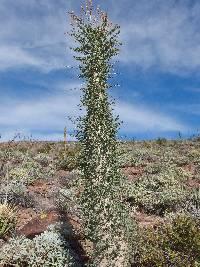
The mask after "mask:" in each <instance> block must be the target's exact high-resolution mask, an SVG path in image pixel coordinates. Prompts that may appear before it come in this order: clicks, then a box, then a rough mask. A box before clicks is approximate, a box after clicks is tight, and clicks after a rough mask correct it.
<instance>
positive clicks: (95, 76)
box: [70, 1, 130, 267]
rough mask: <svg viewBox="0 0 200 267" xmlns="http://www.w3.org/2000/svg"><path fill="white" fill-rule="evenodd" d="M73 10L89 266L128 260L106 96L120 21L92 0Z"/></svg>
mask: <svg viewBox="0 0 200 267" xmlns="http://www.w3.org/2000/svg"><path fill="white" fill-rule="evenodd" d="M70 15H71V25H72V30H71V32H70V35H71V36H72V37H73V38H74V40H75V42H76V43H77V44H78V46H77V47H75V48H73V50H74V51H75V52H77V53H78V55H77V54H76V56H74V57H75V59H76V60H78V61H79V62H80V64H79V70H80V75H79V78H82V79H83V80H84V82H85V86H84V87H83V88H82V93H83V94H82V99H81V103H82V106H83V107H85V110H86V115H85V116H84V117H82V118H80V120H79V123H78V130H77V135H76V136H77V139H78V141H80V144H81V151H80V155H79V161H78V167H79V170H80V173H81V177H82V181H83V190H82V193H81V194H80V197H79V204H80V207H81V210H82V215H83V222H84V226H85V233H86V235H87V237H88V238H89V239H90V240H91V241H92V242H93V244H94V252H93V255H92V262H91V266H95V267H97V266H109V267H111V266H115V267H117V266H129V260H128V250H129V248H128V236H129V235H128V233H129V230H130V229H129V227H130V223H129V215H128V211H127V209H126V207H125V206H124V204H123V201H122V196H121V194H120V192H121V187H122V184H123V178H122V175H121V173H120V170H119V164H118V160H117V159H118V149H117V141H116V133H117V129H118V126H119V123H118V118H114V117H113V115H112V107H111V103H110V102H109V98H108V92H107V91H108V89H109V88H110V87H111V85H110V84H109V79H110V78H111V74H112V69H113V63H112V61H111V59H112V58H113V57H114V56H116V55H117V54H118V52H119V46H120V42H119V41H118V35H119V33H120V27H119V26H118V25H113V24H112V23H111V22H110V21H109V20H108V16H107V14H106V13H104V12H102V11H101V10H100V8H97V9H94V8H93V6H92V2H91V1H89V2H87V3H86V7H85V8H83V7H82V11H81V15H80V16H77V15H75V14H74V13H73V12H72V13H70Z"/></svg>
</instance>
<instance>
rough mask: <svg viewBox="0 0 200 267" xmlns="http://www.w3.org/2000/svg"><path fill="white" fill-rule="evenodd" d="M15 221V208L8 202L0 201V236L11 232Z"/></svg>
mask: <svg viewBox="0 0 200 267" xmlns="http://www.w3.org/2000/svg"><path fill="white" fill-rule="evenodd" d="M16 222H17V209H16V207H14V206H11V205H9V204H7V203H6V202H5V203H0V238H3V237H5V236H6V235H9V234H10V233H12V231H13V230H14V229H15V226H16Z"/></svg>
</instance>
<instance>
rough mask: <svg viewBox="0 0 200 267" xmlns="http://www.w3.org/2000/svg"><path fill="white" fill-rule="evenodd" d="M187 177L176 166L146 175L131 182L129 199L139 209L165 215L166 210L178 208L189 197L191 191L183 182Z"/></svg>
mask: <svg viewBox="0 0 200 267" xmlns="http://www.w3.org/2000/svg"><path fill="white" fill-rule="evenodd" d="M186 177H187V176H186ZM186 177H185V173H184V172H182V170H181V169H175V168H172V169H166V170H163V172H161V173H158V174H153V175H148V174H147V175H144V176H142V177H140V178H139V179H138V180H136V181H135V182H134V183H132V184H130V186H129V189H128V199H129V201H130V202H131V203H132V205H134V206H136V207H138V208H139V209H144V210H145V211H146V212H150V213H155V214H159V215H164V213H165V212H166V211H173V210H176V209H177V208H178V207H179V206H181V204H182V203H183V202H184V201H185V200H186V199H187V198H188V194H189V192H188V190H187V189H186V187H185V186H183V185H182V183H181V180H184V179H186Z"/></svg>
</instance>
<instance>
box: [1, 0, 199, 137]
mask: <svg viewBox="0 0 200 267" xmlns="http://www.w3.org/2000/svg"><path fill="white" fill-rule="evenodd" d="M82 3H83V1H79V0H76V1H72V0H15V1H13V0H0V23H1V27H0V94H1V97H0V133H1V136H2V139H1V140H8V139H10V138H12V137H13V135H14V134H15V133H16V132H20V133H21V134H22V135H23V136H27V137H28V136H30V135H32V136H33V138H35V139H40V140H60V139H62V135H63V128H64V127H65V126H66V127H67V129H68V130H69V131H70V132H72V131H73V129H74V127H75V126H74V125H73V124H72V122H71V121H70V120H69V119H68V116H71V117H72V118H75V117H76V116H78V115H80V114H81V113H80V111H79V108H78V107H77V104H79V100H80V86H81V81H80V80H78V79H77V78H76V73H75V72H74V71H72V70H70V69H67V68H65V66H66V65H75V64H76V63H75V62H74V61H73V57H72V54H71V51H70V50H69V49H68V47H69V46H70V45H73V43H72V40H70V38H69V37H68V38H66V36H65V35H64V32H66V31H68V30H69V20H68V18H67V11H71V10H73V11H75V12H79V7H80V5H81V4H82ZM94 4H95V5H97V4H100V6H101V8H102V9H103V10H105V11H107V12H108V15H109V17H110V18H111V20H112V21H113V22H116V23H118V24H119V25H120V26H121V34H120V39H121V41H122V43H123V46H122V47H121V52H120V55H119V57H118V60H119V63H118V65H117V69H118V70H117V71H118V72H120V75H119V76H118V78H117V79H118V82H119V83H120V85H121V86H120V87H116V88H113V89H112V90H111V92H110V94H111V95H112V96H113V97H114V98H115V101H116V105H115V111H114V112H115V115H119V116H120V120H122V121H123V124H122V125H121V129H120V131H119V136H120V137H125V136H126V137H127V138H133V137H134V138H136V139H149V138H156V137H158V136H162V137H167V138H176V137H177V136H178V132H179V131H180V132H181V134H182V136H184V137H186V136H191V135H192V134H197V133H198V129H199V128H200V127H199V126H200V125H199V121H200V31H199V25H200V2H199V1H198V0H167V1H166V0H140V1H136V0H119V1H116V0H102V1H97V0H96V1H95V0H94ZM73 88H76V89H73ZM71 89H73V90H71Z"/></svg>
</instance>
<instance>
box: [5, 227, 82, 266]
mask: <svg viewBox="0 0 200 267" xmlns="http://www.w3.org/2000/svg"><path fill="white" fill-rule="evenodd" d="M0 263H1V264H4V265H6V266H7V265H12V266H27V267H39V266H45V267H53V266H55V267H64V266H66V267H70V266H74V267H78V266H80V265H79V263H78V262H77V261H76V259H75V255H74V254H73V252H72V251H71V249H70V247H69V246H68V245H67V244H66V242H64V240H63V239H62V238H61V236H60V233H59V231H58V230H56V229H55V227H52V226H51V227H49V229H48V230H47V231H45V232H44V233H42V234H41V235H39V236H36V237H35V238H34V239H33V240H30V239H27V238H25V237H16V238H12V239H10V240H9V242H8V243H7V244H5V245H4V246H3V247H2V248H1V251H0Z"/></svg>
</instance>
